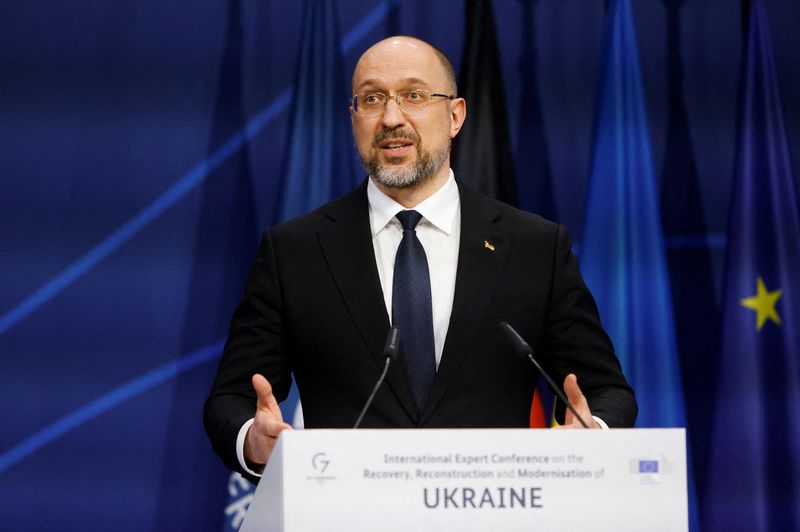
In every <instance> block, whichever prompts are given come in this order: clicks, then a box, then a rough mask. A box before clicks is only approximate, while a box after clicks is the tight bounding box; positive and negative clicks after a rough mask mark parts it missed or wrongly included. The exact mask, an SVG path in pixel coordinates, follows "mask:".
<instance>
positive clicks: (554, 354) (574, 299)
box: [539, 226, 637, 427]
mask: <svg viewBox="0 0 800 532" xmlns="http://www.w3.org/2000/svg"><path fill="white" fill-rule="evenodd" d="M571 248H572V243H571V239H570V237H569V235H568V233H567V231H566V229H565V228H564V227H563V226H558V234H557V237H556V244H555V252H554V254H553V257H554V258H553V260H554V265H553V277H552V280H551V292H550V301H549V304H548V312H547V318H546V322H545V328H544V331H543V335H542V339H541V341H540V346H539V348H540V349H541V351H540V352H541V353H542V355H543V360H542V362H543V364H544V366H545V369H547V370H548V371H552V374H553V378H554V379H555V380H556V383H557V384H559V385H561V384H562V383H563V382H564V379H565V378H566V376H567V375H568V374H569V373H575V374H576V376H577V377H578V386H580V388H581V391H582V392H583V394H584V395H585V396H586V398H587V400H588V402H589V408H590V409H591V411H592V414H593V415H595V416H597V417H599V418H601V419H603V421H605V422H606V423H607V424H608V426H609V427H632V426H633V424H634V422H635V421H636V414H637V406H636V399H635V397H634V393H633V390H632V389H631V387H630V385H629V384H628V382H627V380H626V379H625V376H624V375H623V374H622V368H621V366H620V363H619V360H618V359H617V356H616V354H615V353H614V347H613V345H612V344H611V340H610V339H609V337H608V335H607V334H606V332H605V330H603V327H602V325H601V324H600V316H599V315H598V311H597V305H596V304H595V301H594V298H593V297H592V295H591V293H590V292H589V289H588V288H587V287H586V284H585V283H584V281H583V277H582V276H581V273H580V271H579V269H578V261H577V259H576V257H575V255H574V254H573V253H572V251H571ZM632 319H633V318H632ZM561 407H562V408H561V409H560V412H562V413H563V405H561Z"/></svg>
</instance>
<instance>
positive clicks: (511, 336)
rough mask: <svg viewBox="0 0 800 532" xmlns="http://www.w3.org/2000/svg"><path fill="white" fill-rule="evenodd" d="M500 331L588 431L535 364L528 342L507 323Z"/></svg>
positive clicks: (557, 389) (551, 381) (545, 374)
mask: <svg viewBox="0 0 800 532" xmlns="http://www.w3.org/2000/svg"><path fill="white" fill-rule="evenodd" d="M500 329H502V330H503V333H505V335H506V338H508V340H509V341H510V342H511V345H512V346H513V347H514V351H515V352H516V353H517V355H519V356H520V357H522V358H524V359H526V360H530V361H531V362H532V363H533V365H534V366H536V369H538V370H539V373H541V374H542V375H543V376H544V378H545V380H547V383H548V384H549V385H550V388H552V389H553V392H555V394H556V395H557V396H558V398H559V399H561V400H562V401H563V402H564V404H565V405H567V408H569V411H570V412H572V414H573V415H574V416H575V417H576V418H577V419H578V421H580V422H581V425H583V428H585V429H588V428H589V425H587V424H586V422H585V421H584V420H583V418H582V417H581V416H580V415H578V412H576V411H575V409H574V408H573V407H572V405H571V404H569V401H567V397H566V396H565V395H564V392H562V391H561V388H559V387H558V386H556V383H555V382H553V379H551V378H550V375H548V374H547V372H546V371H545V370H544V369H543V368H542V366H540V365H539V363H538V362H536V359H534V358H533V349H531V346H530V345H528V342H526V341H525V339H524V338H522V336H520V335H519V333H518V332H517V331H515V330H514V327H512V326H511V324H510V323H508V322H507V321H501V322H500Z"/></svg>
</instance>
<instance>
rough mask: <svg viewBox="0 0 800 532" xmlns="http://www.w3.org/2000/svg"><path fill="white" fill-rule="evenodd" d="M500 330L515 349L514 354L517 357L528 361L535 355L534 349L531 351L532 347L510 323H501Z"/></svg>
mask: <svg viewBox="0 0 800 532" xmlns="http://www.w3.org/2000/svg"><path fill="white" fill-rule="evenodd" d="M500 330H502V331H503V334H504V335H505V337H506V338H507V339H508V341H509V342H510V343H511V345H512V346H513V347H514V352H515V353H516V354H517V355H519V356H520V357H522V358H524V359H526V360H527V359H528V355H533V349H531V346H530V345H528V342H526V341H525V340H524V339H523V338H522V336H520V335H519V333H518V332H517V331H516V330H514V327H512V326H511V324H510V323H508V322H507V321H501V322H500Z"/></svg>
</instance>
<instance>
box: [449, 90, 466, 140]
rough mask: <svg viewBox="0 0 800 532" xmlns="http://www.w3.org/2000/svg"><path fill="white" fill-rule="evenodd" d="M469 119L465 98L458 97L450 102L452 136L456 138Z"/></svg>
mask: <svg viewBox="0 0 800 532" xmlns="http://www.w3.org/2000/svg"><path fill="white" fill-rule="evenodd" d="M466 119H467V102H466V100H464V98H456V99H454V100H452V101H451V102H450V138H451V139H452V138H455V136H456V135H458V132H459V131H461V126H463V125H464V120H466Z"/></svg>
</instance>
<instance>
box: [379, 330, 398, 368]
mask: <svg viewBox="0 0 800 532" xmlns="http://www.w3.org/2000/svg"><path fill="white" fill-rule="evenodd" d="M399 350H400V330H399V329H398V328H397V327H396V326H392V328H391V329H389V334H387V335H386V344H385V345H384V346H383V351H381V354H382V355H383V356H384V357H386V358H391V359H392V360H394V359H395V358H397V352H398V351H399Z"/></svg>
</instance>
